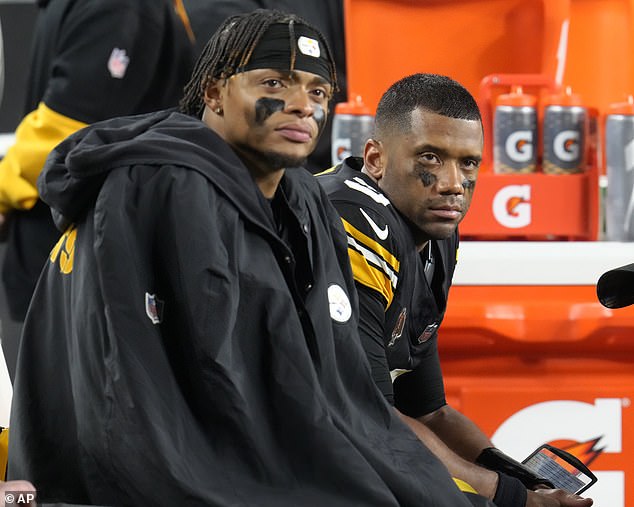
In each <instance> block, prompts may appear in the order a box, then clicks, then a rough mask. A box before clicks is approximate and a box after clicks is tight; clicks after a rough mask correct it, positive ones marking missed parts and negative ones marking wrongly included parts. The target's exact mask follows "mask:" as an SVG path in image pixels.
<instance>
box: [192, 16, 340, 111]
mask: <svg viewBox="0 0 634 507" xmlns="http://www.w3.org/2000/svg"><path fill="white" fill-rule="evenodd" d="M274 23H286V24H288V25H289V44H290V47H291V54H292V58H291V63H290V70H293V68H294V65H295V54H296V53H295V43H294V38H295V37H294V33H295V29H294V25H295V24H302V25H306V26H309V27H310V28H312V29H313V30H315V32H317V33H318V34H319V36H320V38H321V40H322V42H323V45H324V47H325V50H326V58H327V60H328V62H329V64H330V77H331V82H332V85H333V87H334V88H335V89H337V74H336V71H335V63H334V59H333V58H332V53H331V51H330V47H329V46H328V44H327V42H326V39H325V37H324V36H323V35H322V34H321V32H320V31H319V30H317V29H316V28H315V27H314V26H312V25H310V24H309V23H308V22H307V21H305V20H303V19H302V18H300V17H299V16H297V15H295V14H289V13H285V12H281V11H277V10H272V9H257V10H255V11H253V12H250V13H248V14H237V15H234V16H230V17H229V18H227V19H226V20H225V21H224V22H223V23H222V25H220V27H218V30H216V32H215V33H214V35H213V36H212V37H211V39H209V41H208V42H207V44H206V45H205V48H204V49H203V51H202V53H201V54H200V56H199V58H198V61H197V62H196V65H195V67H194V72H193V74H192V77H191V79H190V80H189V83H187V84H186V85H185V88H184V95H183V98H182V99H181V101H180V111H181V112H182V113H184V114H188V115H191V116H196V117H200V115H201V114H202V112H203V109H204V106H205V104H204V101H203V95H204V93H205V90H206V89H207V86H208V85H209V83H210V82H211V81H214V80H216V79H226V78H228V77H230V76H232V75H234V74H236V73H238V72H241V70H242V69H243V68H244V67H245V66H246V65H247V64H248V63H249V60H250V59H251V55H252V54H253V51H254V50H255V48H256V46H257V45H258V42H259V41H260V38H261V37H262V35H263V34H264V33H265V32H266V31H267V29H268V28H269V26H271V25H272V24H274Z"/></svg>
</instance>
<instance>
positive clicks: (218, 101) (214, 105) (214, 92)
mask: <svg viewBox="0 0 634 507" xmlns="http://www.w3.org/2000/svg"><path fill="white" fill-rule="evenodd" d="M224 83H225V80H224V79H210V80H209V82H207V84H206V85H205V88H204V90H203V101H204V102H205V105H206V106H207V107H208V108H209V109H211V110H212V111H214V112H216V113H218V114H219V113H220V112H222V96H223V86H224Z"/></svg>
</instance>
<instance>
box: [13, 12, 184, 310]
mask: <svg viewBox="0 0 634 507" xmlns="http://www.w3.org/2000/svg"><path fill="white" fill-rule="evenodd" d="M39 5H40V7H41V10H40V13H39V16H38V20H37V24H36V27H35V34H34V41H33V51H32V55H31V69H30V74H29V80H28V83H29V89H28V91H27V96H26V104H25V111H24V113H25V115H26V114H28V113H30V112H31V111H33V110H35V109H37V107H38V104H39V103H40V102H44V104H46V106H47V107H48V108H50V109H52V110H53V111H55V112H56V113H58V114H61V115H62V116H64V117H67V118H71V119H73V120H76V121H80V122H83V123H88V124H90V123H94V122H96V121H101V120H105V119H107V118H113V117H116V116H122V115H133V114H139V113H147V112H150V111H156V110H159V109H165V108H167V107H172V106H176V105H177V104H178V101H179V100H180V98H181V96H182V92H183V86H184V85H185V83H186V82H187V80H188V79H189V76H190V73H191V69H192V66H193V60H194V50H193V47H192V45H191V43H190V41H189V39H188V37H187V34H186V32H185V28H184V27H183V24H182V22H181V20H180V18H178V17H177V16H176V14H175V13H174V7H173V4H172V0H48V1H43V0H40V2H39ZM115 48H117V49H119V50H123V51H125V58H129V62H128V63H127V69H126V71H125V75H124V76H123V77H122V78H116V77H113V76H112V75H111V74H110V72H109V69H108V63H109V59H110V58H111V55H112V52H113V51H114V50H115ZM60 141H61V139H60ZM58 237H59V233H58V231H56V229H55V227H54V226H53V223H52V221H51V218H50V212H49V210H48V208H47V207H46V206H45V205H43V204H42V203H41V202H38V203H37V204H36V205H35V207H34V208H33V209H31V210H14V211H12V217H11V228H10V231H9V237H8V240H7V249H6V254H5V255H6V257H5V261H4V265H3V268H2V278H3V281H4V284H5V289H6V292H7V299H8V304H9V309H10V313H11V317H12V318H13V319H14V320H16V321H22V320H23V319H24V315H25V314H26V310H27V308H28V304H29V301H30V299H31V294H32V293H33V289H34V288H35V283H36V281H37V278H38V276H39V274H40V271H41V269H42V265H43V263H44V260H45V259H46V256H47V255H48V252H49V251H50V249H51V247H52V246H53V245H54V244H55V241H56V240H57V238H58Z"/></svg>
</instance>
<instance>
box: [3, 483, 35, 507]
mask: <svg viewBox="0 0 634 507" xmlns="http://www.w3.org/2000/svg"><path fill="white" fill-rule="evenodd" d="M9 492H10V493H9ZM13 493H35V486H33V484H31V483H30V482H29V481H8V482H4V481H0V507H13V506H14V505H16V503H15V499H13V498H9V496H8V495H9V494H13ZM5 500H6V502H5ZM21 505H28V506H30V507H35V505H36V504H35V502H30V503H28V504H21Z"/></svg>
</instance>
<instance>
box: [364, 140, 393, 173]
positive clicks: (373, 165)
mask: <svg viewBox="0 0 634 507" xmlns="http://www.w3.org/2000/svg"><path fill="white" fill-rule="evenodd" d="M386 162H387V161H386V153H385V149H384V147H383V143H381V141H377V140H376V139H368V140H367V141H366V143H365V147H364V149H363V166H364V169H365V172H367V174H368V175H370V176H371V177H372V178H374V180H375V181H379V180H380V179H381V178H383V174H384V172H385V165H386Z"/></svg>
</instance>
